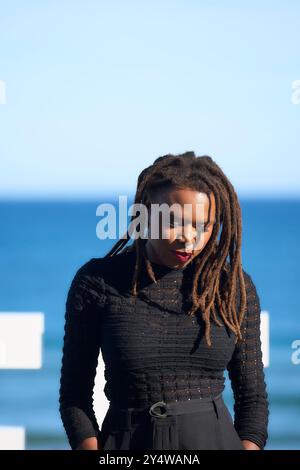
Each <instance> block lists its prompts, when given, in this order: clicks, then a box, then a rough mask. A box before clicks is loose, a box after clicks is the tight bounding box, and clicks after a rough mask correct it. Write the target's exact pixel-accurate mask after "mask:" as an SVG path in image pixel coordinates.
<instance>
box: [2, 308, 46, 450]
mask: <svg viewBox="0 0 300 470" xmlns="http://www.w3.org/2000/svg"><path fill="white" fill-rule="evenodd" d="M43 333H44V314H43V313H41V312H18V313H16V312H1V313H0V369H40V368H41V367H42V337H43ZM24 449H25V429H24V428H23V427H20V426H16V427H10V426H0V450H24Z"/></svg>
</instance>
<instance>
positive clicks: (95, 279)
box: [71, 251, 135, 294]
mask: <svg viewBox="0 0 300 470" xmlns="http://www.w3.org/2000/svg"><path fill="white" fill-rule="evenodd" d="M134 259H135V257H134V253H133V252H127V251H126V252H121V253H118V254H116V255H115V256H109V257H106V256H103V257H98V258H91V259H90V260H88V261H87V262H85V263H84V264H83V265H81V266H80V267H79V268H78V269H77V271H76V272H75V275H74V277H73V280H72V283H71V289H74V288H76V289H80V290H81V291H85V292H90V293H91V294H95V293H99V292H101V293H102V294H105V291H106V287H107V286H108V285H109V284H110V283H111V281H112V280H113V279H116V278H121V277H122V276H124V274H126V275H128V274H129V272H130V270H131V268H132V269H133V267H134Z"/></svg>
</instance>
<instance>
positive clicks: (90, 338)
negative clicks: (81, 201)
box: [59, 260, 105, 450]
mask: <svg viewBox="0 0 300 470" xmlns="http://www.w3.org/2000/svg"><path fill="white" fill-rule="evenodd" d="M91 265H92V260H91V261H90V262H88V263H86V264H85V265H84V266H82V267H81V268H80V269H79V270H78V271H77V273H76V275H75V277H74V278H73V281H72V283H71V286H70V289H69V292H68V295H67V301H66V311H65V330H64V331H65V334H64V342H63V356H62V366H61V377H60V391H59V404H60V407H59V411H60V415H61V419H62V422H63V425H64V428H65V430H66V434H67V437H68V440H69V443H70V446H71V448H72V449H73V450H74V449H76V448H77V447H78V445H79V443H80V442H81V441H82V440H83V439H86V438H88V437H98V434H99V427H98V423H97V420H96V417H95V414H94V411H93V387H94V381H95V375H96V368H97V364H98V355H99V350H100V344H99V343H100V339H99V338H100V320H101V318H100V317H101V309H102V307H103V305H104V302H105V292H104V291H105V288H104V282H103V279H102V278H101V277H99V276H98V277H96V278H95V276H91V275H89V274H87V271H89V272H90V271H91ZM95 279H96V281H95ZM95 284H96V285H95Z"/></svg>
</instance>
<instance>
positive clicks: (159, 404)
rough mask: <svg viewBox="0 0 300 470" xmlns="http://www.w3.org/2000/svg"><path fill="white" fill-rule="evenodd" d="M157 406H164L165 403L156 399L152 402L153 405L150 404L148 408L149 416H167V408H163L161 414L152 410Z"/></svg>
mask: <svg viewBox="0 0 300 470" xmlns="http://www.w3.org/2000/svg"><path fill="white" fill-rule="evenodd" d="M157 406H164V407H166V406H167V404H166V403H165V402H164V401H157V402H156V403H153V405H151V407H150V409H149V413H150V415H151V416H156V417H157V418H165V417H166V416H167V410H165V412H164V413H163V414H161V413H156V412H155V411H154V409H155V408H156V407H157Z"/></svg>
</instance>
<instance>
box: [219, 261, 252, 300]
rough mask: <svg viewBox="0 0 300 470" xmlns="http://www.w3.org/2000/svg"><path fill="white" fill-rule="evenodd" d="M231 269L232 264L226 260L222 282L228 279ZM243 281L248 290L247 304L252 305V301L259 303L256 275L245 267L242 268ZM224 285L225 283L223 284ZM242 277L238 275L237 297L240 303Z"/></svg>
mask: <svg viewBox="0 0 300 470" xmlns="http://www.w3.org/2000/svg"><path fill="white" fill-rule="evenodd" d="M229 271H230V266H229V263H228V262H226V265H225V267H224V269H223V271H222V277H221V279H222V284H223V283H224V282H225V284H226V280H227V279H228V274H229ZM242 282H243V283H244V286H245V291H246V297H247V304H248V305H250V304H252V303H255V302H256V303H257V302H258V303H259V295H258V292H257V288H256V282H255V280H254V276H253V275H251V274H250V273H249V272H248V271H246V270H245V269H244V268H242ZM223 285H224V284H223ZM241 288H242V286H241V279H240V277H239V276H238V277H237V286H236V299H237V302H238V304H239V302H240V296H241Z"/></svg>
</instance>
